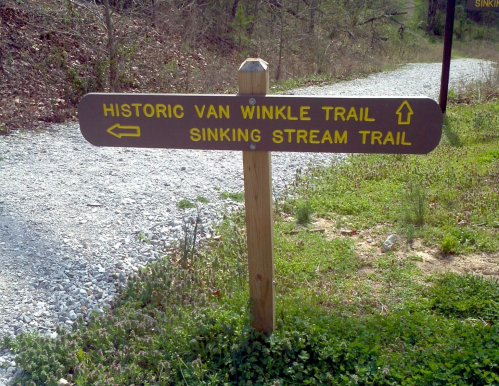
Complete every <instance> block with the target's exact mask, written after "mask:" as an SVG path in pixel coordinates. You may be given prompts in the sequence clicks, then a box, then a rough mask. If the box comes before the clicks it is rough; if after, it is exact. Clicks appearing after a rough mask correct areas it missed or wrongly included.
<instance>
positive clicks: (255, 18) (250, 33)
mask: <svg viewBox="0 0 499 386" xmlns="http://www.w3.org/2000/svg"><path fill="white" fill-rule="evenodd" d="M259 3H260V0H255V7H254V8H253V20H251V25H250V30H249V35H250V36H252V35H253V32H254V31H255V24H256V22H257V17H258V5H259Z"/></svg>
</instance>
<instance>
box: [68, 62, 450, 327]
mask: <svg viewBox="0 0 499 386" xmlns="http://www.w3.org/2000/svg"><path fill="white" fill-rule="evenodd" d="M238 77H239V95H177V94H88V95H86V96H85V97H84V98H83V99H82V101H81V103H80V106H79V108H78V114H79V120H80V128H81V132H82V134H83V136H84V137H85V139H87V141H89V142H90V143H92V144H94V145H96V146H112V147H143V148H172V149H207V150H242V151H243V169H244V190H245V210H246V230H247V246H248V273H249V285H250V303H251V313H252V316H253V322H252V325H253V327H254V328H256V329H257V330H259V331H262V332H270V331H272V330H273V329H274V326H275V312H274V308H275V289H274V284H275V283H274V244H273V243H274V242H273V217H272V216H273V209H272V172H271V157H270V151H298V152H332V153H393V154H424V153H428V152H430V151H431V150H433V149H434V148H435V147H436V146H437V145H438V142H439V141H440V137H441V134H442V113H441V111H440V107H439V105H438V104H437V103H436V102H435V101H433V100H431V99H428V98H418V97H393V98H373V97H355V98H344V97H314V96H296V97H295V96H265V95H266V94H268V91H269V73H268V64H267V63H266V62H265V61H263V60H262V59H247V60H246V61H245V62H244V63H243V64H242V65H241V67H240V68H239V72H238Z"/></svg>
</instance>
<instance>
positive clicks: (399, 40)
mask: <svg viewBox="0 0 499 386" xmlns="http://www.w3.org/2000/svg"><path fill="white" fill-rule="evenodd" d="M432 1H433V0H432ZM430 5H431V4H430ZM411 7H414V4H413V3H412V2H406V1H401V0H381V1H380V0H355V1H354V0H210V1H207V0H195V1H185V0H100V1H96V0H94V1H75V0H42V1H34V0H1V1H0V20H1V24H0V132H1V131H3V132H8V131H9V130H12V129H16V128H19V127H30V126H31V127H32V126H35V127H36V126H38V125H40V122H61V121H64V120H66V119H68V118H74V117H75V114H76V112H75V111H76V110H75V107H76V106H77V104H78V101H79V100H80V98H81V97H82V96H83V95H84V94H86V93H88V92H94V91H116V92H125V91H126V92H164V93H169V92H175V93H192V92H196V93H223V92H229V91H231V90H232V91H234V85H235V84H236V80H235V75H236V69H237V67H238V65H239V64H240V63H241V62H242V61H243V60H244V59H245V58H246V57H261V58H264V59H265V60H267V61H269V62H270V66H271V69H272V74H271V78H272V80H273V81H276V80H283V79H298V78H303V77H311V76H313V75H319V76H320V81H332V80H335V79H344V78H346V77H349V76H351V75H352V74H358V73H369V72H373V71H379V70H381V69H382V68H383V66H384V65H386V64H387V63H388V64H395V63H399V62H403V61H405V60H415V57H416V53H418V52H419V53H420V52H422V51H425V50H423V49H422V47H424V46H425V45H426V44H427V42H426V40H425V39H424V38H423V37H421V36H420V35H419V34H417V33H415V32H414V31H415V30H416V29H417V28H420V29H423V28H422V27H421V23H419V25H418V23H415V24H414V26H413V28H411V27H409V17H408V16H407V10H409V13H411V15H412V14H413V13H414V12H413V10H411ZM441 7H442V4H441V1H438V2H437V11H436V12H437V13H436V16H435V20H437V21H438V20H439V19H438V15H439V13H438V12H439V10H440V9H441ZM426 8H428V7H427V6H426V5H422V6H418V7H417V10H418V13H419V14H421V15H425V14H428V11H427V10H426ZM428 20H430V19H428ZM437 21H435V26H433V27H432V29H431V30H430V28H429V27H428V26H424V28H426V30H428V31H429V32H431V33H433V32H435V29H436V28H437V27H436V25H438V23H437ZM423 24H424V23H423ZM416 59H417V58H416Z"/></svg>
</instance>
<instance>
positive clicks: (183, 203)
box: [178, 199, 196, 209]
mask: <svg viewBox="0 0 499 386" xmlns="http://www.w3.org/2000/svg"><path fill="white" fill-rule="evenodd" d="M178 207H179V208H180V209H190V208H195V207H196V204H193V203H192V202H190V201H189V200H186V199H182V200H180V202H179V203H178Z"/></svg>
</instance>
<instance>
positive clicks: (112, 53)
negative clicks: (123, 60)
mask: <svg viewBox="0 0 499 386" xmlns="http://www.w3.org/2000/svg"><path fill="white" fill-rule="evenodd" d="M104 12H105V16H106V29H107V40H108V41H107V45H108V50H109V88H110V90H111V92H114V91H115V85H116V73H117V70H116V47H115V43H114V34H113V22H112V20H111V7H110V5H109V0H104Z"/></svg>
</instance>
